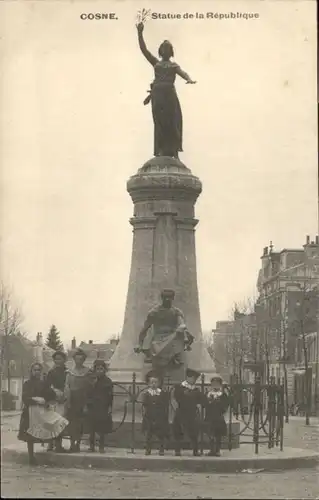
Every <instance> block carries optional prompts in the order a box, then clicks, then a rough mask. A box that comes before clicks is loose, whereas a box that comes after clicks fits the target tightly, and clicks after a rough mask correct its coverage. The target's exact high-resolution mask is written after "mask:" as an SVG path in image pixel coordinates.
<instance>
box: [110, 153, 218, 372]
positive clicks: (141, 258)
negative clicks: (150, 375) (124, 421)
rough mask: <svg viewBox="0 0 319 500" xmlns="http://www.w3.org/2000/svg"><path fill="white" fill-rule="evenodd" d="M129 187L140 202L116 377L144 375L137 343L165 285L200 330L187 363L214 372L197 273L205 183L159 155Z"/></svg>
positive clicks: (194, 330)
mask: <svg viewBox="0 0 319 500" xmlns="http://www.w3.org/2000/svg"><path fill="white" fill-rule="evenodd" d="M127 190H128V192H129V194H130V196H131V198H132V201H133V203H134V214H133V217H132V218H131V219H130V223H131V225H132V226H133V234H134V236H133V250H132V261H131V271H130V277H129V286H128V293H127V300H126V309H125V317H124V326H123V331H122V335H121V337H120V342H119V344H118V346H117V348H116V351H115V353H114V355H113V357H112V359H111V365H110V374H111V377H112V378H113V379H114V380H116V381H124V380H130V379H131V374H132V372H134V371H135V372H136V374H137V380H140V379H141V378H143V373H144V372H145V369H146V367H145V366H144V356H143V355H142V354H135V353H134V351H133V349H134V347H135V346H136V345H137V342H138V335H139V332H140V330H141V328H142V326H143V323H144V320H145V318H146V315H147V313H148V311H149V309H150V308H151V307H153V306H154V305H156V304H157V303H158V302H159V301H160V291H161V290H162V289H163V288H172V289H174V290H175V293H176V295H175V301H174V305H175V306H176V307H178V308H180V309H181V310H182V311H183V313H184V315H185V320H186V325H187V327H188V329H189V331H190V332H191V333H192V334H193V335H194V336H195V342H194V343H193V345H192V351H190V352H189V353H187V354H186V358H187V359H186V364H187V365H188V366H191V367H192V368H195V369H198V370H199V371H200V372H202V373H211V372H214V366H213V361H212V359H211V357H210V356H209V354H208V351H207V349H206V346H205V344H204V343H203V339H202V330H201V322H200V312H199V301H198V289H197V274H196V252H195V227H196V225H197V223H198V220H197V219H195V213H194V205H195V203H196V200H197V198H198V196H199V194H200V193H201V191H202V184H201V182H200V180H199V179H198V178H197V177H195V176H194V175H193V174H192V173H191V171H190V170H189V169H188V168H187V167H186V166H185V165H184V164H183V163H182V162H180V161H179V160H177V159H174V158H170V157H156V158H152V159H151V160H149V161H148V162H146V163H145V165H144V166H143V167H142V168H140V169H139V170H138V172H137V174H135V175H133V176H132V177H131V178H130V179H129V180H128V182H127ZM148 369H149V367H148Z"/></svg>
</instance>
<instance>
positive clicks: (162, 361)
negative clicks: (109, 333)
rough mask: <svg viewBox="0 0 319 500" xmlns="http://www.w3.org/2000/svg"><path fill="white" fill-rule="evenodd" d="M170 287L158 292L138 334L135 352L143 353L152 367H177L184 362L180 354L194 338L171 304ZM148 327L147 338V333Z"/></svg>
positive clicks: (188, 346)
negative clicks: (156, 300)
mask: <svg viewBox="0 0 319 500" xmlns="http://www.w3.org/2000/svg"><path fill="white" fill-rule="evenodd" d="M174 298H175V292H174V290H163V291H162V292H161V299H162V303H161V304H160V305H158V306H156V307H154V308H153V309H151V310H150V311H149V313H148V315H147V318H146V320H145V323H144V326H143V328H142V330H141V332H140V334H139V344H138V346H137V347H136V348H135V349H134V351H135V352H136V353H140V352H143V353H144V354H145V362H146V363H152V368H153V369H163V368H165V367H178V366H180V365H182V364H183V363H184V360H183V357H184V356H183V353H184V351H185V350H190V349H191V347H190V346H191V344H192V343H193V341H194V337H193V335H191V334H190V333H189V331H188V330H187V327H186V325H185V320H184V315H183V313H182V311H181V310H180V309H178V308H177V307H174V306H173V300H174ZM150 328H152V332H151V335H150V337H148V338H147V332H148V331H149V329H150Z"/></svg>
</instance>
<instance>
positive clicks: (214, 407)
mask: <svg viewBox="0 0 319 500" xmlns="http://www.w3.org/2000/svg"><path fill="white" fill-rule="evenodd" d="M228 406H229V398H228V396H227V394H225V392H223V393H222V394H221V396H219V397H217V398H216V399H215V398H213V397H212V396H210V394H209V393H207V394H206V402H205V427H206V431H207V433H208V434H214V435H220V436H225V435H226V434H227V426H226V422H225V418H224V414H225V413H226V411H227V409H228Z"/></svg>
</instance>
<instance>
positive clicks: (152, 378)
mask: <svg viewBox="0 0 319 500" xmlns="http://www.w3.org/2000/svg"><path fill="white" fill-rule="evenodd" d="M146 382H147V383H148V388H147V389H146V391H145V393H144V395H143V421H142V430H143V432H144V433H145V435H146V443H145V455H150V454H151V451H152V439H153V438H154V437H156V438H157V439H158V440H159V455H164V441H165V439H168V436H169V421H168V409H169V395H168V393H167V392H166V391H164V390H163V389H162V388H161V387H160V386H161V382H162V381H161V378H160V376H159V375H158V374H157V373H156V372H154V371H151V372H149V373H148V374H147V376H146Z"/></svg>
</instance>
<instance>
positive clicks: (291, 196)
mask: <svg viewBox="0 0 319 500" xmlns="http://www.w3.org/2000/svg"><path fill="white" fill-rule="evenodd" d="M141 7H151V9H152V11H153V12H162V13H165V12H166V13H167V12H171V13H177V12H182V13H184V12H194V11H195V10H196V11H197V12H203V13H205V12H207V11H211V10H214V12H219V13H227V12H230V11H233V12H242V13H244V12H254V13H255V12H256V13H259V19H255V20H244V19H236V20H233V19H224V20H216V19H214V20H209V19H206V20H185V19H184V20H149V21H148V22H147V24H146V27H145V38H146V42H147V44H148V46H149V48H150V49H151V50H152V51H153V52H154V53H156V51H157V48H158V45H159V43H160V42H161V41H162V40H163V39H169V40H171V41H172V43H173V45H174V48H175V58H176V61H177V62H178V63H179V64H180V65H181V67H182V68H183V69H184V70H185V71H187V72H188V73H189V74H190V75H191V77H192V78H193V79H195V80H197V82H198V83H197V85H193V86H190V85H185V83H184V81H183V80H178V81H177V83H176V87H177V91H178V94H179V98H180V101H181V105H182V110H183V115H184V130H185V133H184V153H182V154H181V159H182V161H183V162H185V163H186V164H187V166H188V167H189V168H191V170H192V171H193V173H194V174H196V175H198V176H199V177H200V179H201V180H202V182H203V193H202V195H201V197H200V198H199V200H198V203H197V205H196V216H197V217H198V218H199V219H200V223H199V225H198V228H197V231H196V238H197V240H196V244H197V261H198V281H199V290H200V305H201V316H202V325H203V329H204V330H210V329H211V328H213V327H214V325H215V322H216V321H217V320H221V319H227V318H228V316H229V312H230V310H231V308H232V305H233V303H234V302H235V301H242V300H244V299H245V298H247V297H250V296H252V295H253V294H254V293H255V285H256V280H257V274H258V270H259V266H260V256H261V254H262V249H263V247H264V246H266V245H267V244H268V243H269V240H272V241H273V243H274V246H275V249H281V248H283V247H301V245H302V244H303V243H304V242H305V239H306V235H307V234H310V235H312V236H313V237H314V235H315V234H316V233H317V197H316V195H317V163H316V158H317V153H316V149H317V148H316V139H317V126H316V106H315V103H316V52H315V37H316V30H315V29H316V24H315V23H316V17H315V2H314V1H307V0H301V1H293V0H291V1H277V0H276V1H268V0H266V1H254V0H249V1H246V2H244V1H239V0H235V1H233V2H231V1H228V0H223V1H219V2H218V1H214V2H210V1H209V0H206V1H199V0H196V2H194V1H193V2H186V1H185V2H184V1H183V0H178V1H177V0H176V1H175V2H172V1H170V2H169V1H158V2H157V1H152V2H147V1H146V0H143V2H142V3H140V2H138V1H116V2H111V1H104V2H93V1H91V2H80V1H73V2H64V1H55V2H31V1H28V2H22V1H21V2H19V1H15V2H2V3H1V5H0V11H1V16H0V31H1V36H2V48H3V49H4V51H3V53H2V58H3V61H2V63H1V65H2V68H3V73H2V80H1V81H2V101H1V108H2V116H1V137H2V145H1V202H2V207H1V215H2V217H1V275H2V279H3V281H4V282H5V283H6V284H7V285H9V286H10V287H12V288H13V291H14V295H15V298H16V301H17V303H18V304H19V305H20V306H21V307H22V310H23V314H24V317H25V321H24V328H25V329H26V330H27V331H28V332H29V335H30V337H34V336H35V334H36V332H37V331H43V332H45V333H46V332H47V331H48V329H49V327H50V325H51V324H52V323H55V324H56V325H57V327H58V329H59V330H60V331H61V336H62V339H63V340H64V341H65V342H69V341H70V339H71V338H72V337H73V336H76V338H77V339H78V340H79V341H80V340H88V339H93V340H96V341H98V340H100V341H103V340H105V339H107V338H108V337H110V336H111V335H112V334H116V333H118V332H120V331H121V328H122V322H123V316H124V306H125V300H126V292H127V285H128V275H129V269H130V258H131V244H132V231H131V226H130V225H129V223H128V219H129V218H130V217H131V215H132V213H133V205H132V202H131V200H130V197H129V195H128V193H127V192H126V181H127V179H128V177H129V176H130V175H132V174H134V173H135V172H136V171H137V169H138V168H139V167H140V166H141V165H142V164H143V163H144V162H145V161H146V160H148V159H149V158H151V157H152V152H153V143H152V139H153V124H152V118H151V108H150V107H149V106H147V107H144V106H143V105H142V101H143V99H144V98H145V96H146V90H147V89H148V86H149V83H150V82H151V80H152V77H153V74H152V67H151V66H150V65H149V64H148V63H147V62H146V60H144V58H143V57H142V55H141V54H140V52H139V49H138V46H137V40H136V29H135V19H136V12H137V10H138V9H139V8H141ZM195 7H196V8H195ZM82 12H84V13H89V12H93V13H95V12H104V13H105V12H106V13H108V12H115V13H116V14H117V16H118V20H117V21H107V20H104V21H97V20H95V21H88V20H87V21H83V20H81V19H80V14H81V13H82Z"/></svg>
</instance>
